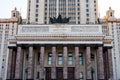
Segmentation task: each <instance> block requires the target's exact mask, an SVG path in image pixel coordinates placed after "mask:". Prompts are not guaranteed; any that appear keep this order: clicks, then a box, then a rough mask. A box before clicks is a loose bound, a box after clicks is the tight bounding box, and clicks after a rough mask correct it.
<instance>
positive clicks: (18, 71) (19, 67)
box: [15, 45, 23, 79]
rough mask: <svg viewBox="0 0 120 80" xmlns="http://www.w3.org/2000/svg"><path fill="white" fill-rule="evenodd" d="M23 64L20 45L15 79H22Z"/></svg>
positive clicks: (19, 46) (20, 46)
mask: <svg viewBox="0 0 120 80" xmlns="http://www.w3.org/2000/svg"><path fill="white" fill-rule="evenodd" d="M22 64H23V53H22V45H18V47H17V58H16V67H15V79H22V69H23V65H22Z"/></svg>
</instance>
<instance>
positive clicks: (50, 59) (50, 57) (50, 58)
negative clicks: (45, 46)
mask: <svg viewBox="0 0 120 80" xmlns="http://www.w3.org/2000/svg"><path fill="white" fill-rule="evenodd" d="M48 64H52V53H51V52H49V53H48Z"/></svg>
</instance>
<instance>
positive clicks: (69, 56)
mask: <svg viewBox="0 0 120 80" xmlns="http://www.w3.org/2000/svg"><path fill="white" fill-rule="evenodd" d="M72 58H73V57H72V53H71V52H70V53H68V64H70V65H71V64H72Z"/></svg>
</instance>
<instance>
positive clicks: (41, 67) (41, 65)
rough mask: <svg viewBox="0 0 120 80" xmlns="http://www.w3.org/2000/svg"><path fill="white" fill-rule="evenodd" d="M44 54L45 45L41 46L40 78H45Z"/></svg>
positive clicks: (42, 79) (41, 79)
mask: <svg viewBox="0 0 120 80" xmlns="http://www.w3.org/2000/svg"><path fill="white" fill-rule="evenodd" d="M44 54H45V47H44V46H41V47H40V80H44V76H45V75H44Z"/></svg>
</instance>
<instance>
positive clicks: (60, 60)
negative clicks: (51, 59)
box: [58, 52, 63, 65]
mask: <svg viewBox="0 0 120 80" xmlns="http://www.w3.org/2000/svg"><path fill="white" fill-rule="evenodd" d="M62 60H63V54H62V53H61V52H59V53H58V64H59V65H61V64H62Z"/></svg>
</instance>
